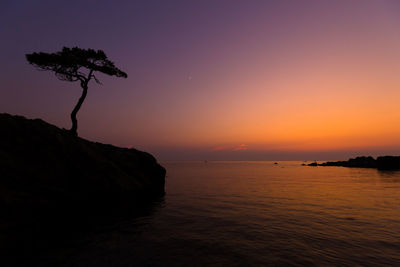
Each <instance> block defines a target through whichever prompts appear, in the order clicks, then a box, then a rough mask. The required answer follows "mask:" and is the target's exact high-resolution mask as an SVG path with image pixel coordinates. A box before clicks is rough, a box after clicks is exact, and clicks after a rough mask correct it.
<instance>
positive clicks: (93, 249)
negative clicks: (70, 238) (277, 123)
mask: <svg viewBox="0 0 400 267" xmlns="http://www.w3.org/2000/svg"><path fill="white" fill-rule="evenodd" d="M273 163H274V162H212V161H209V162H207V164H206V163H204V162H185V163H182V162H181V163H177V162H175V163H166V164H164V165H165V167H166V168H167V173H168V177H167V185H166V191H167V195H166V196H165V199H164V200H163V201H161V202H160V203H159V205H156V207H155V208H154V210H153V212H150V213H148V214H147V215H144V216H142V217H139V218H131V219H129V218H128V219H126V220H123V221H122V222H120V223H119V224H116V225H117V226H116V227H114V228H112V229H110V230H106V231H103V232H101V233H98V234H97V235H96V236H95V237H94V238H92V239H91V241H90V242H87V243H85V245H84V246H81V247H80V248H79V250H77V251H75V253H74V254H73V255H70V257H68V259H67V260H66V261H65V266H104V263H107V264H110V265H111V264H112V265H113V266H132V265H138V266H140V265H147V266H167V265H172V266H176V265H178V266H186V265H190V266H193V265H195V266H205V265H229V266H230V265H232V266H238V265H243V266H253V265H260V266H261V265H262V266H265V265H374V266H376V265H399V264H400V241H399V240H400V230H399V229H400V213H399V212H398V207H399V206H400V184H399V183H397V181H399V173H397V172H380V171H379V172H378V171H377V170H374V169H355V168H340V167H316V168H309V167H304V166H300V164H301V162H279V164H276V165H274V164H273ZM281 167H284V168H281Z"/></svg>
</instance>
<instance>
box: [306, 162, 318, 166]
mask: <svg viewBox="0 0 400 267" xmlns="http://www.w3.org/2000/svg"><path fill="white" fill-rule="evenodd" d="M308 166H318V163H317V162H313V163H310V164H308Z"/></svg>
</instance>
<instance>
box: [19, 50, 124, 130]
mask: <svg viewBox="0 0 400 267" xmlns="http://www.w3.org/2000/svg"><path fill="white" fill-rule="evenodd" d="M26 59H27V60H28V62H29V63H30V64H32V65H34V66H35V67H36V68H37V69H39V70H50V71H53V72H54V73H55V75H56V76H57V78H58V79H60V80H62V81H69V82H77V81H79V82H80V84H81V87H82V89H83V91H82V95H81V97H80V98H79V100H78V103H77V104H76V106H75V108H74V109H73V110H72V113H71V120H72V127H71V130H70V131H71V133H72V134H73V135H78V132H77V130H78V121H77V119H76V114H77V113H78V111H79V109H80V108H81V106H82V103H83V101H84V100H85V98H86V94H87V90H88V84H89V81H90V80H91V79H94V80H95V81H96V82H97V83H99V84H101V83H100V81H99V80H98V79H97V77H96V76H95V75H94V74H95V72H102V73H104V74H107V75H110V76H117V77H123V78H127V77H128V75H127V74H126V73H125V72H123V71H121V70H120V69H118V68H117V67H115V65H114V63H113V62H111V61H110V60H109V59H108V58H107V56H106V54H105V53H104V52H103V51H102V50H97V51H96V50H94V49H81V48H79V47H73V48H68V47H63V49H62V50H61V51H60V52H57V53H43V52H40V53H32V54H26Z"/></svg>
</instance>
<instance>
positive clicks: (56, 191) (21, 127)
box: [0, 114, 165, 215]
mask: <svg viewBox="0 0 400 267" xmlns="http://www.w3.org/2000/svg"><path fill="white" fill-rule="evenodd" d="M164 182H165V169H164V168H163V167H162V166H160V165H159V164H158V163H157V161H156V160H155V158H154V157H153V156H152V155H150V154H148V153H146V152H141V151H138V150H136V149H127V148H120V147H116V146H112V145H105V144H101V143H95V142H91V141H88V140H85V139H82V138H79V137H75V136H72V135H70V134H69V133H68V131H66V130H63V129H59V128H57V127H56V126H53V125H51V124H48V123H46V122H44V121H42V120H40V119H36V120H29V119H26V118H24V117H21V116H12V115H9V114H0V193H1V194H0V207H1V209H2V210H3V212H7V213H9V214H10V215H11V213H14V212H18V211H20V210H26V209H27V208H34V209H37V208H39V209H49V210H52V209H56V210H60V209H65V210H70V211H71V212H73V210H74V209H76V210H80V209H85V210H86V211H85V212H88V211H96V210H98V211H104V209H105V208H114V207H117V206H120V205H126V206H130V205H140V204H141V203H144V202H146V201H148V200H151V199H154V198H155V197H158V196H161V195H163V194H164ZM3 215H4V213H3Z"/></svg>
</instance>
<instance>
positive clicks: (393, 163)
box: [308, 156, 400, 170]
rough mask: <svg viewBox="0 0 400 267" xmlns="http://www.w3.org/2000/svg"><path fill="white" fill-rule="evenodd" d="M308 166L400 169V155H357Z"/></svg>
mask: <svg viewBox="0 0 400 267" xmlns="http://www.w3.org/2000/svg"><path fill="white" fill-rule="evenodd" d="M308 166H340V167H353V168H375V169H378V170H400V156H381V157H377V158H376V159H374V158H373V157H371V156H368V157H365V156H363V157H356V158H351V159H349V160H346V161H328V162H324V163H317V162H313V163H310V164H308Z"/></svg>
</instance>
